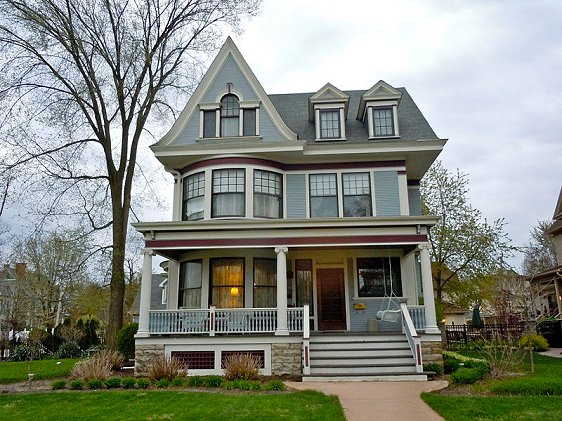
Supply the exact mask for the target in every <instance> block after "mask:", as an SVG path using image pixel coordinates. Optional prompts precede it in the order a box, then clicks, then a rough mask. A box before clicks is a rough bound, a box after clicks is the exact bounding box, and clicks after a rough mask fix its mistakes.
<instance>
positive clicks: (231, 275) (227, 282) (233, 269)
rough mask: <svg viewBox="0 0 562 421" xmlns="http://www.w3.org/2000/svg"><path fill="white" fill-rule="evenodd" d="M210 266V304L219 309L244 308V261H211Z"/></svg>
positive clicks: (223, 259)
mask: <svg viewBox="0 0 562 421" xmlns="http://www.w3.org/2000/svg"><path fill="white" fill-rule="evenodd" d="M210 265H211V270H210V272H211V273H210V275H211V282H210V284H211V285H210V291H209V295H210V297H209V298H210V304H211V305H214V306H217V307H219V308H241V307H244V259H243V258H220V259H211V260H210Z"/></svg>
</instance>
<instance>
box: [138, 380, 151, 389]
mask: <svg viewBox="0 0 562 421" xmlns="http://www.w3.org/2000/svg"><path fill="white" fill-rule="evenodd" d="M137 386H138V387H139V389H147V388H148V386H150V381H149V380H148V379H138V380H137Z"/></svg>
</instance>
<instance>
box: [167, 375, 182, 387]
mask: <svg viewBox="0 0 562 421" xmlns="http://www.w3.org/2000/svg"><path fill="white" fill-rule="evenodd" d="M184 382H185V377H182V376H178V377H174V379H173V380H172V382H171V383H170V384H171V385H172V386H174V387H182V386H183V384H184Z"/></svg>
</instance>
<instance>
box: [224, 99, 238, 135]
mask: <svg viewBox="0 0 562 421" xmlns="http://www.w3.org/2000/svg"><path fill="white" fill-rule="evenodd" d="M239 135H240V103H239V102H238V97H237V96H236V95H234V94H226V95H225V96H223V97H222V99H221V136H223V137H228V136H239Z"/></svg>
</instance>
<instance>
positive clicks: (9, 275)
mask: <svg viewBox="0 0 562 421" xmlns="http://www.w3.org/2000/svg"><path fill="white" fill-rule="evenodd" d="M26 275H27V269H26V264H25V263H16V264H15V265H14V267H11V266H10V265H8V264H5V265H4V266H3V268H2V269H1V270H0V322H1V321H3V320H14V319H16V318H17V319H18V322H19V323H20V324H24V325H25V323H26V320H22V317H21V315H22V314H21V313H22V308H23V307H25V302H24V301H22V300H23V297H22V295H21V291H22V288H23V287H24V284H25V280H26ZM24 314H25V313H24ZM21 327H24V326H21Z"/></svg>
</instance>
